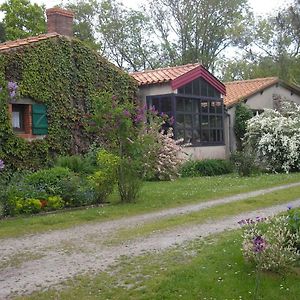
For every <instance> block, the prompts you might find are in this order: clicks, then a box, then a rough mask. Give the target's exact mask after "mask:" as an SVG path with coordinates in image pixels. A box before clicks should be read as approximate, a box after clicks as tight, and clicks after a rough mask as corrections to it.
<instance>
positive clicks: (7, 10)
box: [0, 0, 46, 40]
mask: <svg viewBox="0 0 300 300" xmlns="http://www.w3.org/2000/svg"><path fill="white" fill-rule="evenodd" d="M0 11H1V12H3V13H4V19H3V24H4V28H5V33H6V39H7V40H15V39H18V38H24V37H27V36H31V35H37V34H40V33H44V32H46V22H45V17H44V11H45V7H44V6H39V5H37V4H31V3H30V1H28V0H7V1H6V2H4V3H3V4H2V5H1V6H0Z"/></svg>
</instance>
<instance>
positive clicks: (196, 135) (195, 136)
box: [193, 129, 201, 143]
mask: <svg viewBox="0 0 300 300" xmlns="http://www.w3.org/2000/svg"><path fill="white" fill-rule="evenodd" d="M200 141H201V139H200V129H194V130H193V142H195V143H200Z"/></svg>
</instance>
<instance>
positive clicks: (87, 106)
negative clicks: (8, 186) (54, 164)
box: [0, 37, 136, 169]
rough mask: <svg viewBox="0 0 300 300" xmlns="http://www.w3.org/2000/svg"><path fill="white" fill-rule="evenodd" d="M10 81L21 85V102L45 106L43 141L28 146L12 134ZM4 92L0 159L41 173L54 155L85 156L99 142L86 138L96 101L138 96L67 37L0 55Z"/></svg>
mask: <svg viewBox="0 0 300 300" xmlns="http://www.w3.org/2000/svg"><path fill="white" fill-rule="evenodd" d="M7 80H10V81H15V82H18V85H19V93H20V96H21V97H28V98H30V99H32V100H34V101H36V102H38V103H43V104H45V105H46V106H47V110H48V136H47V137H46V138H45V139H43V140H34V141H32V142H28V141H26V140H24V139H22V138H19V137H18V136H16V135H15V134H14V132H13V130H12V125H11V121H10V116H9V113H8V103H7V102H8V99H9V95H8V91H7V89H6V88H5V87H6V86H7ZM0 86H1V87H2V90H1V92H0V139H1V145H0V157H1V159H2V160H3V161H4V162H5V164H6V165H7V168H9V169H10V168H12V169H22V168H23V169H24V168H27V169H37V168H40V167H41V166H43V165H46V164H48V163H49V162H50V161H51V159H52V157H53V155H55V154H67V153H68V154H76V153H82V152H86V151H87V150H88V148H89V145H90V144H91V143H92V142H94V141H95V137H94V136H93V135H92V134H87V123H86V120H87V116H88V115H89V114H91V113H92V112H93V105H94V102H95V101H98V98H97V94H98V93H103V91H110V92H112V93H114V94H116V95H118V97H119V99H120V101H122V99H124V98H127V97H129V98H132V97H133V95H134V93H135V90H136V85H135V83H134V82H133V80H132V79H131V78H130V77H129V76H128V75H127V74H125V73H123V72H121V71H120V70H119V69H117V68H116V67H114V66H113V65H112V64H110V63H109V62H107V61H106V60H105V59H103V58H102V57H101V56H99V55H98V54H97V53H96V52H94V51H92V50H90V49H89V48H87V47H86V46H85V45H84V44H83V43H82V42H80V41H78V40H76V39H71V40H70V39H68V38H66V37H58V38H51V39H48V40H45V41H41V42H38V43H35V44H34V45H33V46H32V47H20V48H17V49H15V50H14V51H9V52H5V53H1V54H0ZM99 105H101V103H100V104H99Z"/></svg>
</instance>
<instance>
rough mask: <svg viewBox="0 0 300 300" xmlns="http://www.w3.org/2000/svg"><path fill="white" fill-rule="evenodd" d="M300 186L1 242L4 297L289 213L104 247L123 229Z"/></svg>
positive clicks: (0, 290)
mask: <svg viewBox="0 0 300 300" xmlns="http://www.w3.org/2000/svg"><path fill="white" fill-rule="evenodd" d="M299 185H300V183H294V184H289V185H284V186H280V187H274V188H270V189H265V190H260V191H256V192H250V193H244V194H239V195H235V196H231V197H226V198H222V199H217V200H213V201H208V202H204V203H199V204H194V205H188V206H184V207H179V208H172V209H166V210H162V211H159V212H154V213H149V214H143V215H138V216H134V217H130V218H123V219H118V220H114V221H108V222H101V223H93V224H88V225H81V226H76V227H73V228H70V229H66V230H57V231H50V232H47V233H43V234H36V235H29V236H25V237H20V238H10V239H2V240H0V242H1V244H0V262H1V264H0V299H1V300H2V299H10V297H11V296H12V295H15V294H28V293H31V292H33V291H36V290H40V289H44V288H47V287H49V286H53V285H56V284H59V283H61V282H63V281H65V280H66V279H68V278H71V277H73V276H75V275H77V274H83V273H88V272H90V273H95V272H98V271H101V270H105V269H106V268H107V267H108V266H109V265H111V264H112V263H114V262H115V261H116V260H117V259H118V258H119V257H120V256H121V255H130V256H133V255H139V254H142V253H143V252H145V251H149V250H150V251H152V250H163V249H166V248H168V247H170V246H172V245H174V244H180V243H183V242H185V241H188V240H192V239H195V238H197V237H199V236H208V235H210V234H213V233H217V232H222V231H224V230H227V229H234V228H237V227H238V224H237V221H239V220H240V219H242V218H252V217H256V216H268V215H273V214H276V213H279V212H282V211H285V210H286V204H283V205H277V206H272V207H268V208H265V209H260V210H256V211H252V212H248V213H243V214H240V215H237V216H234V217H228V218H224V219H222V220H218V221H217V222H216V221H214V222H207V223H204V224H199V225H192V226H184V227H181V228H176V229H175V230H169V231H164V232H160V233H155V234H153V235H151V236H150V237H144V238H139V239H135V240H131V241H127V242H126V243H122V244H121V245H117V246H115V245H113V246H109V245H107V244H105V240H109V238H110V237H111V235H112V234H113V233H114V232H116V231H117V230H119V229H123V228H127V227H128V228H130V227H136V226H140V225H142V224H144V223H147V222H155V220H158V219H161V218H166V217H170V216H175V215H179V214H187V213H190V212H193V211H199V210H202V209H205V208H208V207H212V206H215V205H219V204H224V203H229V202H234V201H240V200H244V199H246V198H249V197H255V196H258V195H262V194H265V193H270V192H274V191H277V190H280V189H284V188H289V187H294V186H299ZM289 204H291V205H292V206H293V207H300V199H298V200H295V201H293V202H290V203H289Z"/></svg>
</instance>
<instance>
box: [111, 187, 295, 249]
mask: <svg viewBox="0 0 300 300" xmlns="http://www.w3.org/2000/svg"><path fill="white" fill-rule="evenodd" d="M299 198H300V186H297V187H293V188H289V189H285V190H279V191H276V192H272V193H268V194H265V195H261V196H257V197H252V198H248V199H246V200H242V201H238V202H232V203H227V204H221V205H217V206H214V207H211V208H207V209H204V210H201V211H198V212H192V213H189V214H185V215H178V216H172V217H169V218H165V219H161V220H155V222H151V223H146V224H144V225H142V226H139V227H134V228H126V229H121V230H119V231H117V232H116V233H115V235H114V236H113V237H112V239H111V240H110V241H108V242H107V243H108V244H118V243H121V242H122V241H126V240H129V239H134V238H138V237H141V236H148V235H151V234H152V233H154V232H158V231H162V230H168V229H174V228H175V227H178V226H188V225H191V224H200V223H204V222H206V221H209V220H211V219H213V220H217V219H220V218H222V217H226V216H228V217H229V216H234V215H238V214H240V213H243V212H247V211H251V210H255V209H259V208H264V207H268V206H272V205H278V204H282V203H287V204H288V202H289V201H292V200H296V199H299Z"/></svg>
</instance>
